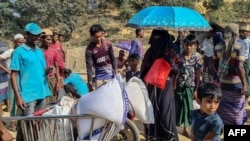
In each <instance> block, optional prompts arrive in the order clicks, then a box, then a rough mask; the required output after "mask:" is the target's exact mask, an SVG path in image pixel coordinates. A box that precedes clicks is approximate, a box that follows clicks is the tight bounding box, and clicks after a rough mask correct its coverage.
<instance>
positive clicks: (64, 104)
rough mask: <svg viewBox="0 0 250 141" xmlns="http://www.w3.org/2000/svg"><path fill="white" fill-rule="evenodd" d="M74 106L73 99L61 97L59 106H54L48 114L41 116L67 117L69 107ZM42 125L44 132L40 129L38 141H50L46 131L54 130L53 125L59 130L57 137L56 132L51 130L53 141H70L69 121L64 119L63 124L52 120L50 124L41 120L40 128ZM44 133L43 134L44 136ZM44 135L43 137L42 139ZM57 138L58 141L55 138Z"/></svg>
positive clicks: (60, 121)
mask: <svg viewBox="0 0 250 141" xmlns="http://www.w3.org/2000/svg"><path fill="white" fill-rule="evenodd" d="M73 104H74V99H72V98H70V97H68V96H63V97H62V99H61V101H60V106H59V105H56V106H55V107H54V108H53V109H51V110H49V111H48V112H46V113H44V114H43V115H42V116H55V115H69V114H70V110H71V107H72V106H73ZM42 124H44V125H45V130H44V129H43V128H41V129H40V131H39V135H40V141H48V140H51V136H50V134H49V133H48V131H50V130H51V128H52V129H53V128H54V129H55V125H57V126H58V130H59V135H58V136H57V135H56V134H57V132H56V130H52V133H54V134H55V135H54V136H53V137H54V139H53V140H59V139H60V141H71V140H72V136H71V132H70V131H71V130H70V124H71V123H70V121H69V119H64V122H63V120H62V119H56V120H52V121H51V122H48V120H43V121H42V122H41V123H40V127H42ZM63 128H65V133H66V139H65V137H64V132H63ZM44 131H45V134H44ZM44 135H45V137H44ZM57 137H59V139H58V138H57Z"/></svg>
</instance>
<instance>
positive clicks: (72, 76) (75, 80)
mask: <svg viewBox="0 0 250 141" xmlns="http://www.w3.org/2000/svg"><path fill="white" fill-rule="evenodd" d="M64 75H65V79H64V82H63V83H64V89H65V91H66V92H67V93H70V94H71V95H72V96H73V97H76V98H79V97H80V96H82V95H85V94H87V93H89V89H88V86H87V83H86V82H85V81H84V80H83V79H82V78H81V76H80V75H79V74H78V73H72V71H71V69H67V68H65V69H64Z"/></svg>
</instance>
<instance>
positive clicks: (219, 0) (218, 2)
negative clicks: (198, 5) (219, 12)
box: [203, 0, 224, 10]
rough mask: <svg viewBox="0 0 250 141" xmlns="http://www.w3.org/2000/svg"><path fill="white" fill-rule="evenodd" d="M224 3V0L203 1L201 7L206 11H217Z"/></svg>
mask: <svg viewBox="0 0 250 141" xmlns="http://www.w3.org/2000/svg"><path fill="white" fill-rule="evenodd" d="M223 3H224V0H205V1H204V2H203V6H204V7H206V8H207V9H213V10H216V9H219V8H220V7H221V6H222V5H223Z"/></svg>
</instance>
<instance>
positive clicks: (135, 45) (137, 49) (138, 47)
mask: <svg viewBox="0 0 250 141" xmlns="http://www.w3.org/2000/svg"><path fill="white" fill-rule="evenodd" d="M131 54H138V55H139V56H140V58H143V56H144V50H143V47H142V42H141V40H139V39H138V38H135V39H134V40H133V41H132V42H131V49H130V50H129V55H131Z"/></svg>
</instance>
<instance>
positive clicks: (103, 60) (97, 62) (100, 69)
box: [85, 39, 117, 82]
mask: <svg viewBox="0 0 250 141" xmlns="http://www.w3.org/2000/svg"><path fill="white" fill-rule="evenodd" d="M85 57H86V68H87V75H88V82H92V79H93V78H92V77H93V74H92V67H94V68H95V77H96V79H97V80H107V79H111V78H112V77H113V71H114V70H116V69H117V64H116V59H115V56H114V52H113V48H112V45H111V43H110V41H108V40H107V39H103V40H102V45H101V47H97V46H96V44H95V43H94V42H90V44H89V45H88V47H87V49H86V55H85Z"/></svg>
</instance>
